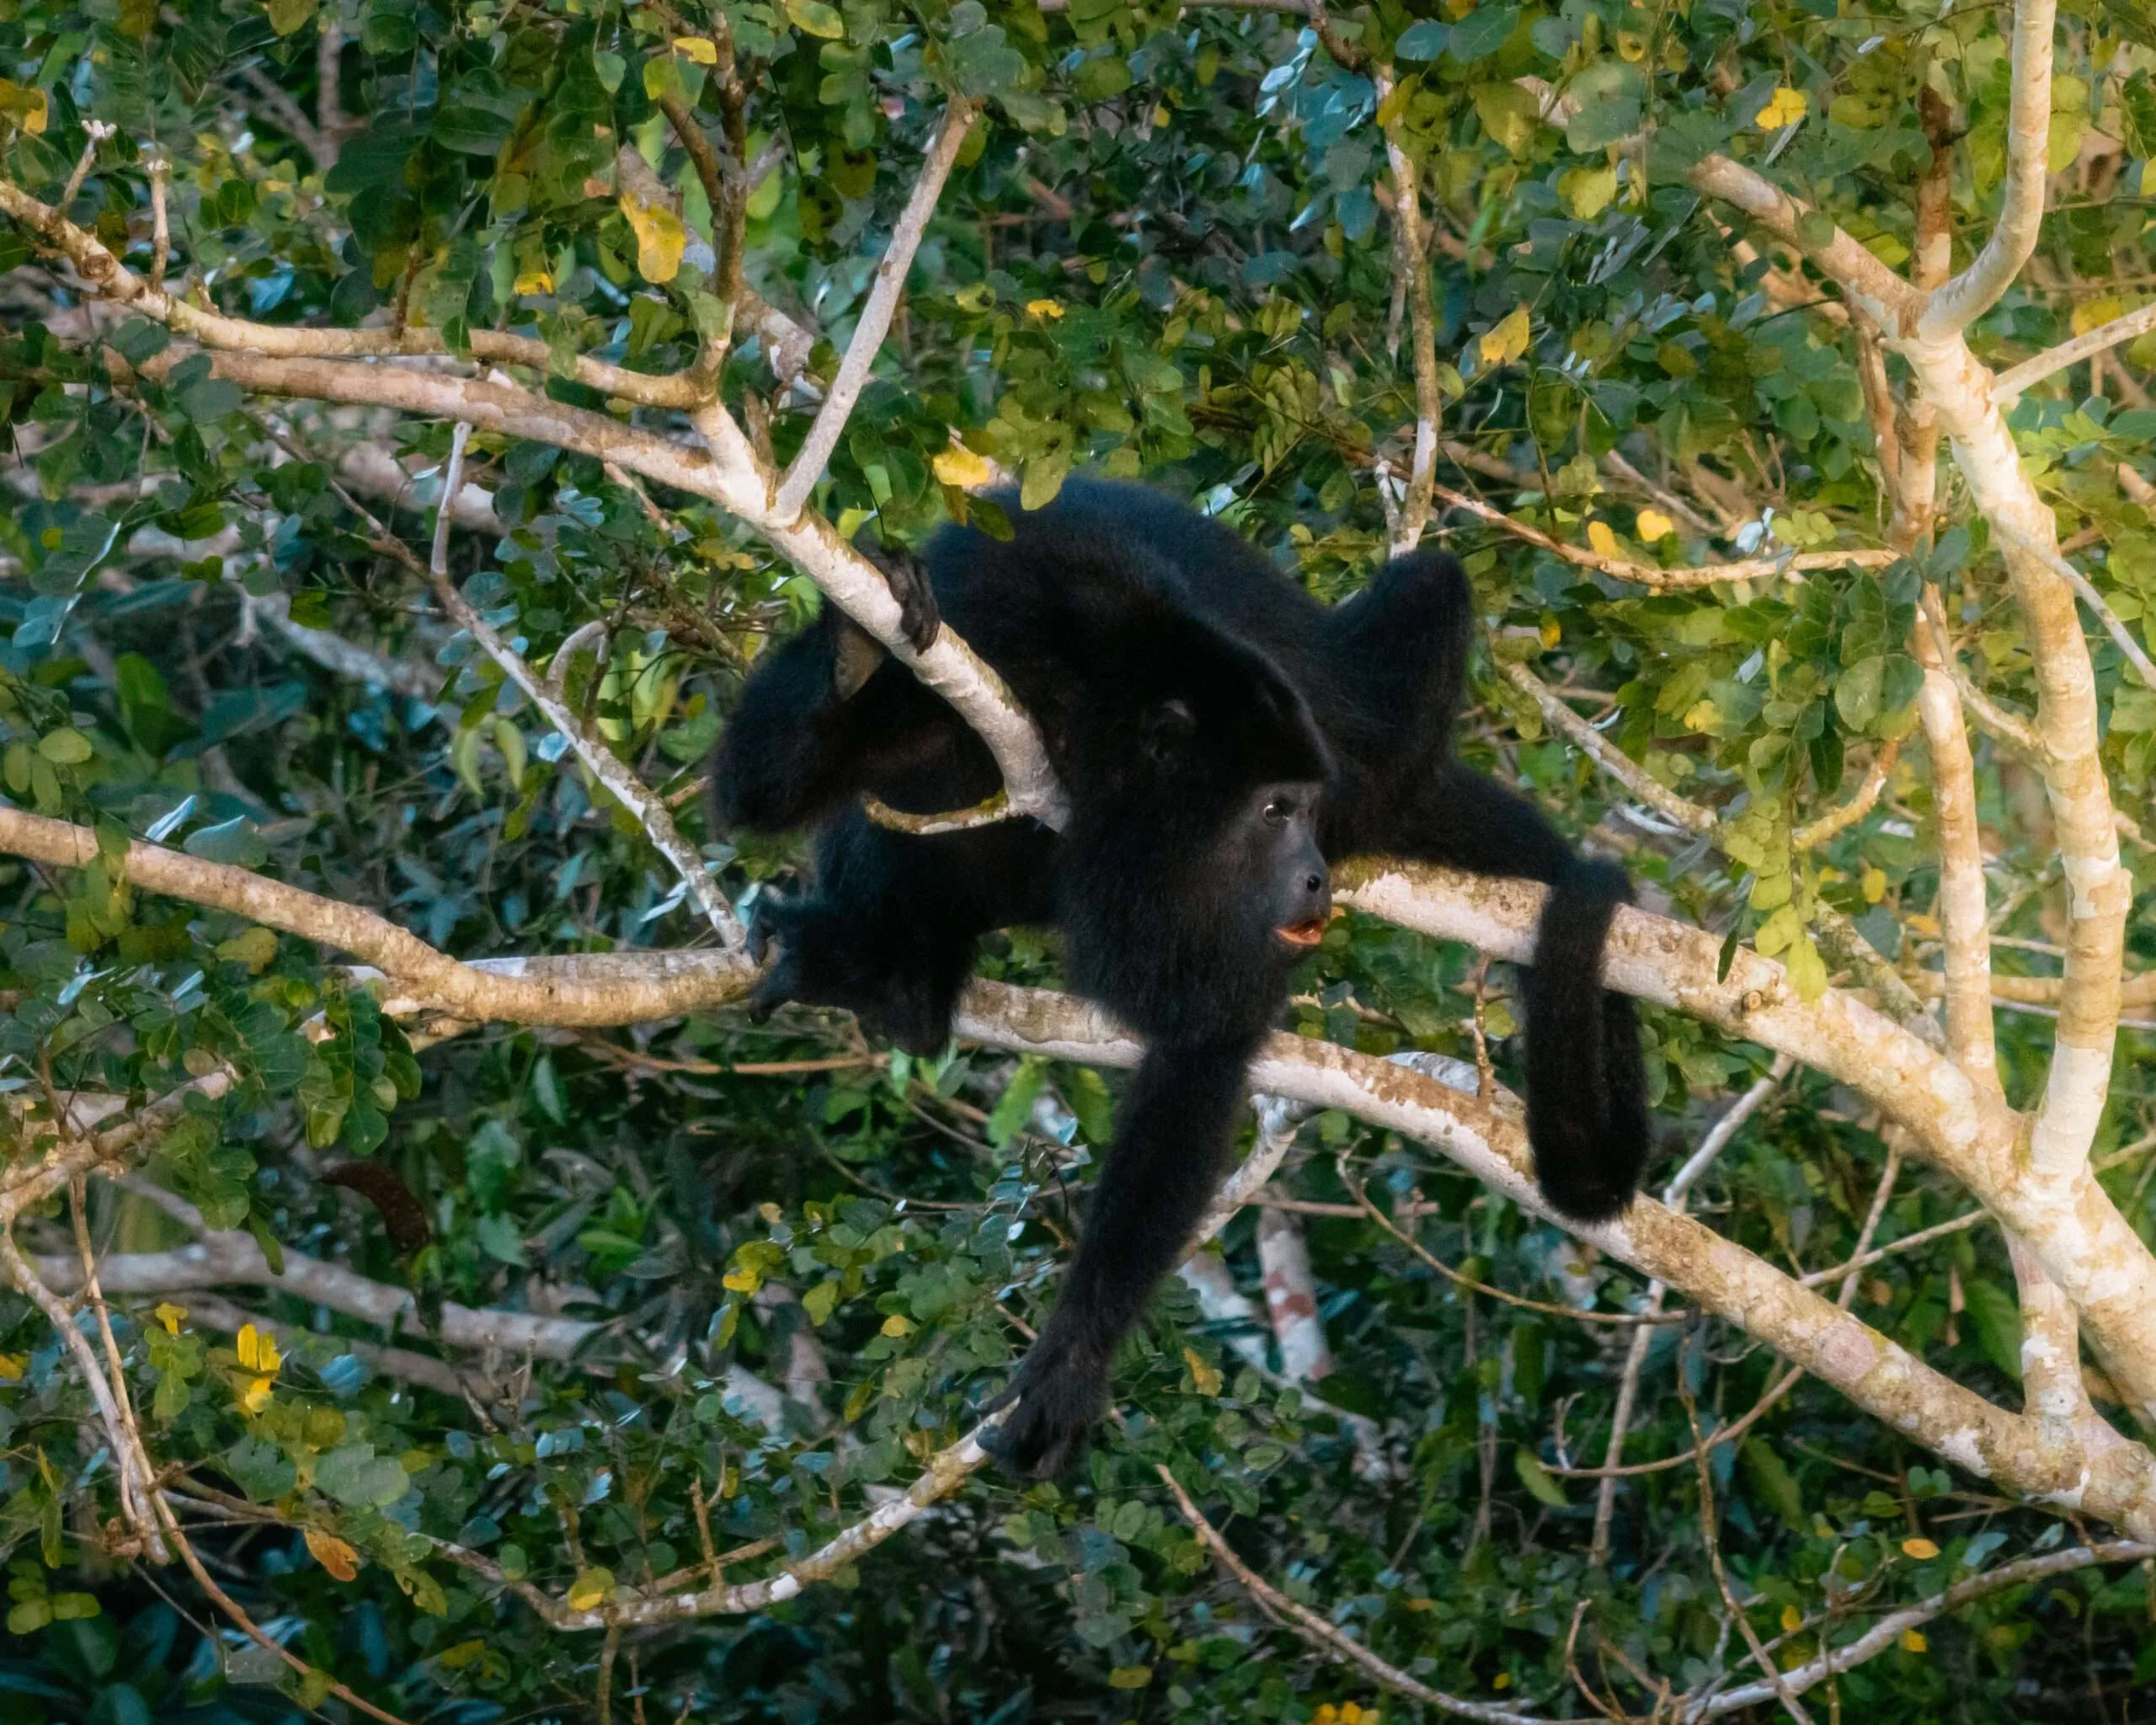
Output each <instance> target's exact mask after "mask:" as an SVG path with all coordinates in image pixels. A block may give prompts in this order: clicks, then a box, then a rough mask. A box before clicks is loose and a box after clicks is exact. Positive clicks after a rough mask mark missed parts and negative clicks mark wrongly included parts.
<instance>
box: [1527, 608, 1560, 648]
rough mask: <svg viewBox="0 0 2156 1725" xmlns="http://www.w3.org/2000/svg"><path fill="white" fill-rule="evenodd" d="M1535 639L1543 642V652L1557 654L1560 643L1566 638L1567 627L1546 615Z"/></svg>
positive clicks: (1536, 632)
mask: <svg viewBox="0 0 2156 1725" xmlns="http://www.w3.org/2000/svg"><path fill="white" fill-rule="evenodd" d="M1534 638H1535V639H1536V640H1538V641H1540V642H1541V644H1542V650H1543V651H1544V652H1545V653H1552V652H1555V651H1556V648H1557V644H1558V643H1560V642H1561V641H1562V640H1563V639H1564V638H1565V626H1564V625H1563V624H1562V623H1561V622H1558V621H1557V619H1556V618H1555V617H1550V616H1549V615H1547V614H1546V613H1545V616H1544V617H1543V619H1542V626H1541V628H1539V629H1537V630H1536V631H1535V634H1534Z"/></svg>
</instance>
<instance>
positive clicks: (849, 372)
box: [773, 97, 980, 521]
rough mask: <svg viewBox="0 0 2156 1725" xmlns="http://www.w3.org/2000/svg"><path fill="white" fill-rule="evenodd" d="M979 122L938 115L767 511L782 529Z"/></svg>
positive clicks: (961, 111)
mask: <svg viewBox="0 0 2156 1725" xmlns="http://www.w3.org/2000/svg"><path fill="white" fill-rule="evenodd" d="M979 115H980V106H979V104H978V103H975V102H972V101H969V100H967V99H964V98H963V97H956V98H953V100H952V103H951V105H950V106H949V107H948V108H947V109H944V110H943V121H942V125H941V126H939V127H937V133H936V140H935V142H933V143H931V145H930V146H929V147H928V154H927V158H926V160H924V161H923V162H922V163H921V176H920V178H919V179H916V180H915V182H914V187H913V192H912V195H910V196H909V197H908V198H907V200H906V206H905V210H904V211H902V212H900V214H899V219H898V221H897V222H896V223H895V224H894V225H893V227H892V229H891V238H890V243H889V244H888V245H887V246H885V247H884V248H883V262H882V263H880V264H878V265H877V266H876V280H875V281H874V283H873V286H871V287H870V288H869V290H868V298H867V301H866V302H864V303H863V304H862V308H861V318H860V320H859V322H857V323H856V324H855V325H854V328H853V339H852V340H851V341H850V342H849V343H847V344H846V357H845V358H844V359H842V360H840V361H839V372H838V376H837V377H835V378H834V379H832V380H831V387H830V393H829V394H828V395H826V396H825V398H824V404H823V406H821V407H820V408H819V409H817V410H816V418H815V422H814V424H813V425H810V426H809V435H808V436H807V437H805V438H804V439H803V440H802V444H801V452H800V453H799V454H798V455H797V456H795V457H794V458H793V465H792V467H788V468H787V470H786V477H785V478H783V479H782V480H781V481H780V482H779V487H778V494H777V497H776V499H775V500H774V504H773V510H774V513H775V515H776V517H777V518H778V519H779V520H780V521H790V520H791V519H792V517H793V516H795V515H798V514H799V513H800V511H801V509H802V507H803V505H805V504H806V503H807V502H808V501H809V493H810V492H812V491H813V490H814V489H816V482H817V481H818V480H819V479H820V478H823V477H824V463H825V462H827V461H829V460H830V456H831V451H833V450H834V449H835V448H836V447H837V446H838V441H839V436H840V434H841V432H843V431H844V430H846V419H847V418H848V417H849V416H850V415H851V414H852V412H853V404H854V403H855V402H856V401H857V400H859V399H860V397H861V392H862V387H863V386H864V385H866V384H867V382H868V372H869V368H870V367H871V366H873V365H874V364H875V363H876V355H877V353H878V350H881V349H882V347H883V338H884V336H885V335H886V334H889V330H890V328H891V318H892V315H893V313H894V312H896V311H897V310H898V307H899V296H900V295H901V294H903V293H904V292H905V286H906V272H907V271H908V270H910V269H911V268H912V267H913V258H914V254H915V252H916V251H917V250H919V249H920V247H921V236H922V235H923V234H925V233H926V232H927V231H928V220H929V217H930V216H932V215H934V214H935V212H936V204H937V199H939V198H940V197H941V196H942V194H943V182H944V181H945V180H946V179H948V178H949V177H950V174H951V169H952V168H953V165H954V164H955V163H957V161H958V152H959V150H960V148H961V147H963V145H964V143H965V142H966V134H967V133H968V132H969V131H972V130H973V126H974V120H977V119H978V118H979Z"/></svg>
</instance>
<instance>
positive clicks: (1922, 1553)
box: [1902, 1538, 1939, 1563]
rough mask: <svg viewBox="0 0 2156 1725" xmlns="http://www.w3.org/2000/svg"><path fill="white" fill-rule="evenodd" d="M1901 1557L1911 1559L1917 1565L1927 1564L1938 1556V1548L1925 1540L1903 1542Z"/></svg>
mask: <svg viewBox="0 0 2156 1725" xmlns="http://www.w3.org/2000/svg"><path fill="white" fill-rule="evenodd" d="M1902 1555H1903V1557H1913V1558H1915V1559H1916V1560H1917V1562H1919V1563H1928V1562H1930V1561H1931V1560H1932V1559H1933V1558H1934V1557H1937V1556H1938V1555H1939V1547H1938V1546H1935V1545H1934V1544H1933V1543H1932V1542H1931V1541H1929V1540H1927V1539H1923V1538H1918V1539H1913V1540H1903V1541H1902Z"/></svg>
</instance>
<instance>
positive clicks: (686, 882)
mask: <svg viewBox="0 0 2156 1725" xmlns="http://www.w3.org/2000/svg"><path fill="white" fill-rule="evenodd" d="M471 434H472V428H471V426H470V425H467V424H465V423H464V422H463V421H462V420H459V421H458V422H457V425H456V435H455V440H454V441H453V442H452V443H451V446H450V456H449V465H448V468H447V477H446V478H445V479H444V480H443V482H442V485H443V491H442V494H443V496H444V498H445V499H446V498H450V497H453V496H455V495H456V492H457V489H458V488H459V486H460V484H461V483H462V479H463V475H464V446H465V441H466V440H467V438H469V437H470V435H471ZM449 521H450V515H449V510H447V509H446V508H444V509H442V510H440V511H438V512H437V514H436V515H435V542H434V556H433V558H431V560H430V561H429V562H428V563H420V562H419V559H418V558H416V557H414V555H413V554H412V551H411V548H410V547H408V546H407V545H406V544H405V543H404V542H403V540H401V539H399V538H398V537H396V536H395V535H394V534H392V533H390V532H388V531H387V530H386V529H384V528H383V527H382V524H381V523H380V522H379V521H376V523H375V524H374V525H375V527H376V539H375V543H376V545H377V546H378V547H381V548H382V549H383V550H385V551H387V552H388V553H390V554H391V555H392V556H393V557H395V558H398V560H399V561H401V562H403V563H404V564H405V566H406V567H407V568H408V569H411V570H412V571H413V572H414V573H415V574H418V575H419V578H420V579H423V580H424V581H425V582H426V583H427V584H428V585H430V587H432V588H433V589H434V594H435V600H436V601H437V602H439V603H440V606H441V608H442V609H443V610H444V611H446V612H448V613H449V617H450V620H451V622H454V623H455V624H456V626H457V628H461V629H462V630H463V631H464V632H465V633H467V634H468V635H470V636H471V637H472V639H473V640H475V641H477V642H478V644H479V646H480V649H481V650H483V652H484V653H485V654H486V655H487V657H488V658H489V659H491V660H494V663H495V664H496V665H499V666H500V667H501V668H502V670H503V671H504V674H505V675H506V676H508V677H509V680H510V681H511V682H513V683H515V685H516V686H517V687H518V688H519V689H520V690H522V691H523V692H524V697H525V699H526V700H527V701H529V702H531V704H532V706H533V707H534V708H536V710H537V711H538V713H539V714H540V716H541V717H542V718H544V719H545V720H546V721H547V724H550V725H552V727H553V728H554V729H556V730H558V731H559V732H560V733H561V734H563V736H564V737H566V738H568V741H569V746H570V747H571V748H573V749H574V750H576V756H577V759H578V760H579V761H582V762H583V763H584V766H585V767H586V768H587V769H588V770H589V771H590V774H591V776H592V777H594V778H595V779H597V780H598V781H599V782H600V784H602V785H604V786H605V787H606V790H607V792H608V793H609V794H611V796H612V797H613V798H615V800H616V802H618V803H620V804H621V805H622V807H623V808H624V809H627V810H628V811H629V814H630V815H631V816H632V818H633V819H634V820H635V821H636V823H637V825H639V826H641V827H642V828H643V831H644V836H646V837H647V838H648V839H649V840H650V841H651V845H652V848H653V849H654V850H655V851H657V852H659V855H660V856H662V857H664V858H665V859H666V860H667V862H668V863H670V865H672V867H673V869H674V872H675V873H676V874H677V875H679V876H680V879H681V884H682V885H683V886H684V887H685V888H686V889H687V891H688V894H689V896H690V897H691V899H692V900H695V901H696V908H697V909H698V910H699V911H702V912H703V915H704V918H705V920H706V921H708V922H709V923H710V924H711V926H712V929H713V930H714V931H715V932H717V934H718V937H719V939H720V940H721V941H722V942H723V943H725V944H726V945H728V946H729V947H739V946H740V945H742V944H743V943H744V942H745V941H746V940H747V939H748V934H747V932H746V931H745V930H744V928H743V927H741V919H740V918H739V917H738V916H735V915H734V907H733V905H729V904H728V903H727V901H726V895H724V894H723V893H722V892H720V891H719V889H718V883H717V882H716V881H714V880H713V879H712V875H711V870H710V869H709V868H706V867H705V865H704V859H703V858H702V857H701V856H699V855H698V854H697V852H696V848H695V846H692V845H691V844H690V843H689V841H687V840H686V839H684V838H683V837H682V836H681V834H680V829H678V828H677V827H676V826H675V825H674V816H673V814H672V812H671V811H670V809H668V808H667V806H666V804H664V803H663V802H662V801H660V800H659V798H657V797H655V796H654V795H653V794H652V793H651V791H650V788H648V786H646V785H645V783H644V782H643V780H642V779H640V778H638V777H637V776H636V774H635V773H634V772H631V771H630V770H629V767H628V765H627V762H625V761H623V760H622V758H621V756H618V755H616V753H615V752H614V751H613V750H611V749H610V748H608V747H607V746H606V743H605V741H604V740H602V739H600V738H599V737H597V736H595V735H594V734H592V733H591V731H590V728H589V727H587V726H586V725H585V724H584V722H583V720H582V719H580V718H579V717H578V716H577V715H576V714H575V713H574V712H572V711H571V710H570V708H569V705H568V702H566V701H564V700H563V699H562V697H561V696H560V694H559V693H558V692H557V691H556V690H554V689H553V688H552V686H549V685H548V684H547V683H545V682H543V681H541V680H540V678H539V677H538V676H536V675H535V674H534V672H533V671H532V669H531V666H530V665H526V663H525V662H524V658H523V655H522V654H519V653H517V652H516V651H515V649H512V648H511V647H510V644H509V643H508V642H506V641H504V640H503V639H502V638H501V636H500V634H499V633H498V632H497V631H496V630H495V629H494V628H493V626H492V625H490V624H489V623H488V622H487V620H486V619H485V618H484V617H481V616H480V615H479V613H478V611H476V610H474V609H473V608H472V605H471V603H470V601H467V599H466V598H465V596H464V595H462V593H460V592H458V591H457V590H456V583H455V582H454V581H452V580H451V579H450V576H449Z"/></svg>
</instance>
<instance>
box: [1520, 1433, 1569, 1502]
mask: <svg viewBox="0 0 2156 1725" xmlns="http://www.w3.org/2000/svg"><path fill="white" fill-rule="evenodd" d="M1513 1469H1514V1470H1515V1471H1517V1472H1518V1475H1519V1482H1520V1483H1521V1484H1522V1485H1524V1486H1525V1487H1527V1488H1528V1490H1529V1492H1531V1493H1533V1494H1534V1498H1535V1501H1536V1502H1538V1503H1546V1504H1548V1505H1549V1506H1550V1508H1551V1509H1564V1508H1565V1507H1566V1505H1567V1504H1568V1503H1570V1501H1571V1500H1570V1499H1569V1498H1566V1496H1565V1488H1564V1487H1562V1486H1561V1485H1560V1484H1558V1483H1557V1482H1556V1479H1555V1478H1553V1477H1551V1475H1550V1470H1549V1469H1548V1468H1546V1467H1545V1466H1543V1465H1542V1464H1541V1463H1540V1461H1537V1460H1535V1456H1534V1450H1530V1449H1529V1448H1528V1447H1527V1445H1524V1444H1523V1445H1520V1447H1519V1448H1518V1450H1516V1451H1515V1452H1514V1453H1513Z"/></svg>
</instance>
